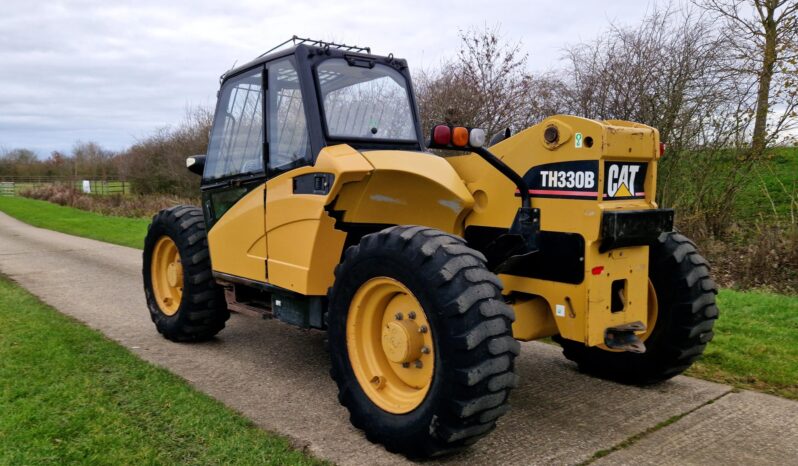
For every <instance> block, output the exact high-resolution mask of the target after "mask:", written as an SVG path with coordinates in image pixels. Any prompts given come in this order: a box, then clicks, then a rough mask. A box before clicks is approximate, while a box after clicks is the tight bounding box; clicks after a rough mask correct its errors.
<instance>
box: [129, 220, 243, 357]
mask: <svg viewBox="0 0 798 466" xmlns="http://www.w3.org/2000/svg"><path fill="white" fill-rule="evenodd" d="M163 236H168V237H169V238H171V239H172V241H174V242H175V245H176V246H177V250H178V253H179V255H180V262H181V264H182V266H183V293H182V296H181V300H180V306H179V307H178V309H177V312H176V313H175V314H174V315H171V316H169V315H166V314H164V312H163V311H162V310H161V308H160V306H159V305H158V303H157V301H156V299H155V295H154V293H153V285H152V276H151V264H152V253H153V249H154V247H155V244H156V242H157V241H158V240H159V239H160V238H161V237H163ZM142 262H143V267H142V276H143V277H144V293H145V295H146V297H147V307H148V308H149V310H150V316H151V317H152V321H153V322H154V323H155V327H156V328H157V329H158V332H160V333H161V334H162V335H163V336H164V337H165V338H167V339H169V340H172V341H178V342H188V341H203V340H208V339H210V338H212V337H213V336H214V335H216V334H217V333H219V331H220V330H222V329H223V328H224V324H225V322H226V321H227V319H229V318H230V311H229V310H228V309H227V302H226V301H225V299H224V290H223V289H222V288H221V287H220V286H218V285H217V284H216V283H215V282H214V279H213V274H212V271H211V259H210V254H209V252H208V239H207V237H206V233H205V219H204V218H203V215H202V210H200V209H199V208H198V207H192V206H175V207H171V208H169V209H165V210H162V211H160V212H158V213H157V214H156V215H155V216H154V217H153V218H152V223H151V224H150V226H149V228H148V230H147V236H146V238H145V239H144V254H143V261H142Z"/></svg>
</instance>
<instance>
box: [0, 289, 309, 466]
mask: <svg viewBox="0 0 798 466" xmlns="http://www.w3.org/2000/svg"><path fill="white" fill-rule="evenodd" d="M0 303H3V306H0V322H3V325H2V326H0V464H44V463H47V464H68V463H81V464H83V463H86V464H114V465H116V464H275V465H282V464H320V463H319V462H318V461H316V460H314V459H313V458H310V457H308V456H306V455H305V454H303V453H301V452H298V451H296V450H293V449H292V448H291V446H290V445H289V443H288V441H287V440H285V439H284V438H282V437H279V436H276V435H274V434H271V433H268V432H264V431H262V430H260V429H258V428H257V427H256V426H254V425H252V424H251V423H250V422H248V421H247V420H246V419H244V418H243V417H242V416H240V415H238V414H236V413H235V412H233V411H231V410H230V409H228V408H226V407H225V406H223V405H222V404H221V403H219V402H217V401H215V400H213V399H211V398H209V397H208V396H206V395H204V394H202V393H200V392H198V391H197V390H195V389H193V388H191V387H190V386H189V385H188V384H187V383H185V382H184V381H183V380H182V379H180V378H179V377H177V376H175V375H172V374H171V373H169V372H168V371H166V370H163V369H159V368H156V367H155V366H152V365H150V364H148V363H146V362H144V361H142V360H141V359H139V358H138V357H136V356H135V355H133V354H131V353H129V352H128V351H127V350H126V349H124V348H123V347H121V346H119V345H117V344H116V343H114V342H111V341H109V340H107V339H106V338H104V337H103V336H102V335H101V334H100V333H98V332H96V331H94V330H91V329H89V328H88V327H86V326H84V325H82V324H80V323H78V322H76V321H74V320H72V319H70V318H68V317H66V316H64V315H63V314H61V313H59V312H57V311H55V310H54V309H52V308H50V307H48V306H46V305H44V304H42V303H41V302H40V301H38V300H37V299H36V298H35V297H33V296H31V295H30V294H28V293H27V292H26V291H24V290H22V289H21V288H19V287H17V286H16V285H14V284H12V283H11V282H9V281H8V280H6V279H5V278H2V277H0Z"/></svg>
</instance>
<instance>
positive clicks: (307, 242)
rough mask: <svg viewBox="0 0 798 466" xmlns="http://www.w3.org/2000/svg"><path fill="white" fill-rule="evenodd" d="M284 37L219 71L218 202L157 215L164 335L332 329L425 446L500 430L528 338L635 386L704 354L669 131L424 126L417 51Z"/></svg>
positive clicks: (153, 259)
mask: <svg viewBox="0 0 798 466" xmlns="http://www.w3.org/2000/svg"><path fill="white" fill-rule="evenodd" d="M290 42H292V43H286V44H282V45H284V46H283V47H280V46H278V48H276V49H273V50H271V51H269V52H267V53H266V54H264V55H262V56H260V57H259V58H257V59H256V60H254V61H251V62H250V63H247V64H245V65H243V66H240V67H238V68H235V69H233V70H230V71H228V72H227V73H225V74H224V75H223V76H222V82H221V88H220V90H219V94H218V103H217V107H216V113H215V118H214V122H213V127H212V130H211V135H210V144H209V147H208V151H207V154H205V155H201V156H194V157H189V158H188V159H187V166H188V168H189V169H190V170H191V171H193V172H195V173H197V174H199V175H201V180H202V181H201V193H202V206H201V207H190V206H177V207H173V208H170V209H166V210H163V211H161V212H160V213H158V214H157V215H155V217H154V218H153V220H152V224H151V225H150V227H149V231H148V233H147V237H146V240H145V249H144V256H143V257H144V261H143V279H144V290H145V293H146V297H147V303H148V307H149V311H150V313H151V316H152V320H153V322H154V323H155V326H156V328H157V329H158V331H159V332H160V333H161V334H163V336H164V337H166V338H168V339H170V340H173V341H177V342H189V341H200V340H206V339H209V338H212V337H213V336H214V335H216V334H217V332H219V331H220V330H222V328H223V327H224V325H225V321H226V320H227V319H228V318H229V316H230V311H231V310H232V311H237V312H240V313H243V314H251V315H255V316H262V317H269V318H276V319H279V320H280V321H282V322H286V323H288V324H293V325H296V326H299V327H303V328H312V329H319V330H326V331H327V333H328V338H329V346H330V354H331V365H332V370H331V373H332V376H333V378H334V379H335V382H336V383H337V385H338V391H339V393H338V397H339V400H340V402H341V403H342V404H343V405H344V406H346V408H347V409H348V410H349V412H350V413H351V421H352V423H353V424H354V425H355V426H356V427H358V428H360V429H362V430H363V431H365V434H366V436H367V437H368V438H369V439H370V440H372V441H374V442H379V443H382V444H383V445H385V447H386V448H387V449H388V450H390V451H394V452H400V453H403V454H405V455H407V456H410V457H428V456H432V455H438V454H442V453H447V452H451V451H455V450H458V449H461V448H463V447H465V446H467V445H470V444H473V443H474V442H476V441H477V440H478V439H479V438H481V437H483V436H484V435H486V434H488V433H489V432H490V431H491V430H493V429H494V428H495V426H496V422H497V420H498V419H499V418H500V417H501V416H502V415H503V414H504V413H505V412H507V410H508V404H507V402H508V395H509V394H510V391H511V389H512V388H513V387H515V386H516V385H517V384H518V377H517V375H516V374H515V373H514V370H513V361H514V359H515V357H516V356H517V355H518V354H519V351H520V344H519V342H518V341H519V340H520V341H529V340H535V339H540V338H545V337H553V338H554V339H555V341H557V342H558V343H559V344H560V345H561V346H562V347H563V351H564V354H565V356H566V357H567V358H569V359H571V360H573V361H575V362H576V363H577V364H578V366H579V369H580V370H582V371H584V372H587V373H590V374H594V375H596V376H599V377H604V378H608V379H612V380H616V381H620V382H624V383H632V384H650V383H655V382H659V381H662V380H665V379H668V378H670V377H673V376H674V375H676V374H679V373H681V372H683V371H684V370H685V369H687V368H688V367H689V366H690V365H691V364H692V363H693V362H694V361H695V360H696V359H697V358H698V357H699V356H700V355H701V353H702V352H703V351H704V348H705V347H706V344H707V343H708V342H709V341H710V340H711V339H712V336H713V332H712V327H713V324H714V320H715V319H716V318H717V315H718V309H717V307H716V305H715V294H716V286H715V284H714V282H713V281H712V279H711V278H710V276H709V265H708V264H707V262H706V260H704V258H702V257H701V256H700V255H699V254H698V252H697V251H696V246H695V244H693V242H691V241H690V240H689V239H687V238H686V237H684V236H683V235H681V234H679V233H677V232H675V231H673V211H672V210H670V209H661V208H658V206H657V203H656V201H655V192H656V179H657V161H658V159H659V158H660V157H661V156H662V155H663V151H664V145H662V144H661V143H660V141H659V134H658V132H657V130H656V129H654V128H651V127H648V126H644V125H640V124H635V123H630V122H626V121H593V120H588V119H584V118H578V117H574V116H552V117H550V118H547V119H545V120H543V121H541V122H540V123H538V124H536V125H534V126H532V127H530V128H527V129H524V130H523V131H520V132H518V133H517V134H515V135H512V136H509V135H506V137H504V138H501V137H500V138H498V139H500V140H498V141H496V142H495V144H493V145H491V146H490V147H487V145H486V134H485V132H484V131H483V130H481V129H479V128H466V127H462V126H451V125H445V124H442V125H438V126H435V127H434V128H432V131H431V134H428V135H425V134H422V129H421V124H420V120H419V115H418V109H417V106H416V102H415V96H414V93H413V87H412V85H411V81H410V73H409V70H408V66H407V63H406V61H405V60H402V59H398V58H395V57H394V56H393V55H388V56H378V55H373V54H371V51H370V49H368V48H360V47H350V46H346V45H342V44H334V43H329V42H320V41H313V40H309V39H300V38H296V37H294V38H293V39H292V40H291V41H290ZM285 45H287V46H285ZM427 137H428V138H429V139H427ZM431 149H440V151H436V153H437V152H441V153H448V154H453V155H451V156H440V155H436V153H431V152H430V150H431Z"/></svg>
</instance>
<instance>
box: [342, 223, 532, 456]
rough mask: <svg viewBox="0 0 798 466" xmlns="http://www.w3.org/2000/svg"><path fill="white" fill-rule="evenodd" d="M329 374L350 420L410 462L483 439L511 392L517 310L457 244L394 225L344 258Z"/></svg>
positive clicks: (475, 256)
mask: <svg viewBox="0 0 798 466" xmlns="http://www.w3.org/2000/svg"><path fill="white" fill-rule="evenodd" d="M329 301H330V307H329V340H330V352H331V357H332V371H331V373H332V376H333V379H334V380H335V381H336V383H337V384H338V390H339V400H340V401H341V403H342V404H343V405H344V406H346V407H347V408H348V409H349V412H350V415H351V421H352V423H353V424H354V425H355V426H356V427H358V428H360V429H362V430H364V431H365V433H366V436H367V437H368V438H369V440H371V441H373V442H379V443H382V444H384V445H385V446H386V448H387V449H388V450H390V451H394V452H400V453H404V454H406V455H408V456H411V457H426V456H431V455H436V454H441V453H446V452H450V451H453V450H456V449H459V448H462V447H464V446H466V445H470V444H472V443H474V442H476V441H477V440H478V439H479V438H480V437H482V436H484V435H485V434H487V433H488V432H490V431H491V430H492V429H493V428H494V427H495V425H496V420H497V419H498V418H499V417H500V416H501V415H502V414H504V413H505V412H506V411H507V409H508V405H507V397H508V395H509V392H510V389H511V388H512V387H514V386H515V385H516V383H517V376H516V375H515V374H514V373H513V360H514V359H515V356H516V355H517V354H518V352H519V349H520V345H519V343H518V342H517V341H516V340H515V339H513V337H512V333H511V324H512V322H513V319H514V315H513V311H512V309H511V308H510V307H509V306H507V305H506V304H505V303H504V301H503V299H502V296H501V283H500V282H499V280H498V279H497V278H496V276H495V275H493V274H492V273H491V272H490V271H488V270H487V268H486V267H485V258H484V257H483V256H482V254H480V253H479V252H477V251H475V250H473V249H471V248H469V247H468V246H466V245H465V242H464V241H463V240H462V239H460V238H458V237H455V236H452V235H449V234H447V233H444V232H441V231H438V230H434V229H431V228H426V227H408V226H403V227H393V228H389V229H386V230H383V231H381V232H379V233H376V234H372V235H367V236H365V237H363V239H362V240H361V242H360V244H359V245H358V246H353V247H351V248H349V249H348V250H347V251H346V257H345V259H344V261H343V262H342V264H341V265H339V267H338V268H337V269H336V281H335V285H334V286H333V288H332V289H331V290H330V295H329Z"/></svg>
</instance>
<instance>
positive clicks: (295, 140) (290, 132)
mask: <svg viewBox="0 0 798 466" xmlns="http://www.w3.org/2000/svg"><path fill="white" fill-rule="evenodd" d="M268 76H269V87H268V89H269V110H268V115H269V127H268V131H267V134H268V138H269V171H270V172H271V173H275V172H283V171H286V170H289V169H291V168H294V167H298V166H300V165H304V164H306V163H309V160H310V138H309V137H308V126H307V120H306V119H305V109H304V106H303V103H302V90H301V89H300V88H299V77H298V76H297V72H296V67H294V65H293V63H292V60H291V59H288V58H286V59H283V60H278V61H275V62H273V63H270V64H269V65H268Z"/></svg>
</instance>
